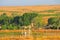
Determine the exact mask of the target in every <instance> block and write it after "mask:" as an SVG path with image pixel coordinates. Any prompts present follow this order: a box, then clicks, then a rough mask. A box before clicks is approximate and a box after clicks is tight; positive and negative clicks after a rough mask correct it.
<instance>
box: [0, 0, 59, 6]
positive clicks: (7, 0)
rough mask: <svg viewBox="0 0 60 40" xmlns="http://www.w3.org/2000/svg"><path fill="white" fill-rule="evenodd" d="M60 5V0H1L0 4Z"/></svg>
mask: <svg viewBox="0 0 60 40" xmlns="http://www.w3.org/2000/svg"><path fill="white" fill-rule="evenodd" d="M34 5H60V0H0V6H34Z"/></svg>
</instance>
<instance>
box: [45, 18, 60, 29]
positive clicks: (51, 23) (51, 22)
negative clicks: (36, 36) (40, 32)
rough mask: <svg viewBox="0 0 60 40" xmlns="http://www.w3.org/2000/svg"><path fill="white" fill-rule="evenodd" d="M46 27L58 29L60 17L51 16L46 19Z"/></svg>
mask: <svg viewBox="0 0 60 40" xmlns="http://www.w3.org/2000/svg"><path fill="white" fill-rule="evenodd" d="M46 28H49V29H60V17H52V18H49V19H48V25H47V26H46Z"/></svg>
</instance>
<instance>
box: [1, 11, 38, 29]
mask: <svg viewBox="0 0 60 40" xmlns="http://www.w3.org/2000/svg"><path fill="white" fill-rule="evenodd" d="M37 15H38V14H37V13H33V12H32V13H24V14H23V15H22V16H18V15H16V16H15V14H14V15H13V16H12V17H8V16H7V15H6V13H3V14H2V15H1V16H0V27H1V28H0V29H3V30H7V29H8V30H16V29H20V28H22V26H28V25H30V24H31V21H32V20H33V18H35V17H36V16H37Z"/></svg>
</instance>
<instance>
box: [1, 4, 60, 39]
mask: <svg viewBox="0 0 60 40" xmlns="http://www.w3.org/2000/svg"><path fill="white" fill-rule="evenodd" d="M26 12H37V13H39V14H40V15H39V16H41V17H42V21H43V23H45V24H47V23H48V22H47V21H48V19H49V18H50V17H60V5H56V6H53V5H51V6H47V5H46V6H24V7H23V6H15V7H11V6H10V7H9V6H7V7H6V6H5V7H0V15H1V14H3V13H6V14H7V15H8V16H11V15H12V14H14V13H17V14H15V15H19V16H20V15H22V14H24V13H26ZM0 40H60V30H50V29H47V30H46V29H40V30H31V31H30V32H29V31H28V30H0Z"/></svg>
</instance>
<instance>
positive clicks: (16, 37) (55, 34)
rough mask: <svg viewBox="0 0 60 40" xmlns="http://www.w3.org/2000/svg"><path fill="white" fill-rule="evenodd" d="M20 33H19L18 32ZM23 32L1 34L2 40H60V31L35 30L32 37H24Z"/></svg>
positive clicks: (0, 39) (0, 38)
mask: <svg viewBox="0 0 60 40" xmlns="http://www.w3.org/2000/svg"><path fill="white" fill-rule="evenodd" d="M18 31H19V32H18ZM21 31H22V30H16V32H15V30H13V31H11V30H10V31H9V30H7V31H6V32H5V31H4V32H3V30H2V31H1V32H0V40H60V30H46V29H45V30H44V29H42V30H33V32H32V34H31V35H26V36H25V35H22V34H21Z"/></svg>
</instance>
